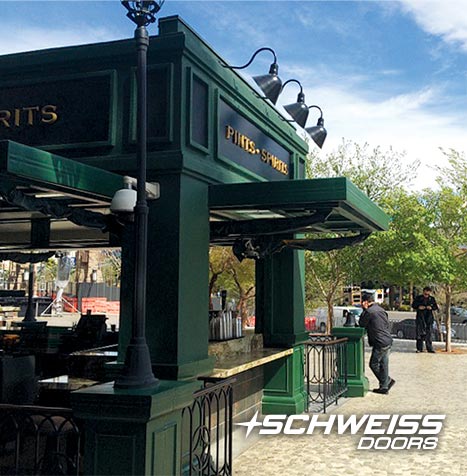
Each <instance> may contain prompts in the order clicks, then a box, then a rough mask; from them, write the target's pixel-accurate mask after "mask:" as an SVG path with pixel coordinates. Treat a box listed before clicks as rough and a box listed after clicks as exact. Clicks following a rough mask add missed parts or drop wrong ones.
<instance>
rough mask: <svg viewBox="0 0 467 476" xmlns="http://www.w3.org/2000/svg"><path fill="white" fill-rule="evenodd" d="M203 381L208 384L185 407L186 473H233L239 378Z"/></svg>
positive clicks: (191, 475) (225, 475)
mask: <svg viewBox="0 0 467 476" xmlns="http://www.w3.org/2000/svg"><path fill="white" fill-rule="evenodd" d="M202 380H204V385H205V387H204V388H203V389H201V390H199V391H197V392H195V394H194V402H193V404H192V405H190V406H189V407H185V408H184V409H183V410H182V435H183V437H182V438H183V441H182V452H181V454H182V474H183V475H186V476H194V475H196V476H198V475H199V476H201V475H202V476H217V475H222V476H230V475H232V426H233V425H232V418H233V388H232V385H233V383H234V382H235V379H234V378H231V379H224V380H219V379H210V378H203V379H202Z"/></svg>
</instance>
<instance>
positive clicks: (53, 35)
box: [0, 24, 121, 55]
mask: <svg viewBox="0 0 467 476" xmlns="http://www.w3.org/2000/svg"><path fill="white" fill-rule="evenodd" d="M1 29H2V41H1V42H0V55H6V54H10V53H18V52H22V51H34V50H42V49H47V48H58V47H61V46H71V45H81V44H86V43H97V42H102V41H110V40H114V39H117V38H119V37H120V36H121V35H118V34H117V33H115V32H112V31H110V30H107V29H105V28H100V29H99V28H91V27H89V26H76V27H75V29H73V28H70V26H67V27H66V28H64V29H51V28H49V27H43V28H39V27H31V26H28V27H27V28H26V27H25V28H24V30H22V32H21V35H18V28H17V27H14V26H11V25H5V24H3V25H1Z"/></svg>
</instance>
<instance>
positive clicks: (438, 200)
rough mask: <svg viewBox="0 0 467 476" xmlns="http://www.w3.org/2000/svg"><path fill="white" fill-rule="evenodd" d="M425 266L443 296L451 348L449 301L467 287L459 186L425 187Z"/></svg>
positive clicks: (465, 221) (466, 234)
mask: <svg viewBox="0 0 467 476" xmlns="http://www.w3.org/2000/svg"><path fill="white" fill-rule="evenodd" d="M423 200H424V204H425V207H426V214H427V229H426V238H427V247H426V250H425V268H426V270H427V272H428V273H429V274H430V275H431V276H430V277H431V282H433V283H435V284H438V286H439V287H440V288H441V289H442V290H443V292H444V297H445V316H446V351H447V352H450V351H451V312H450V308H451V304H452V298H453V296H454V294H455V292H456V291H457V290H459V289H465V287H466V286H467V255H466V249H465V247H466V243H467V214H466V208H467V196H466V194H465V193H464V191H463V189H462V187H460V188H459V190H458V191H456V190H453V189H452V188H451V187H450V186H443V187H441V188H440V189H439V190H426V191H424V193H423Z"/></svg>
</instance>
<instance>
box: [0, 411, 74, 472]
mask: <svg viewBox="0 0 467 476" xmlns="http://www.w3.org/2000/svg"><path fill="white" fill-rule="evenodd" d="M80 444H81V432H80V429H79V427H78V425H77V424H76V421H75V420H74V419H73V415H72V412H71V410H69V409H65V408H46V407H36V406H24V405H6V404H1V405H0V474H2V475H78V474H79V472H80Z"/></svg>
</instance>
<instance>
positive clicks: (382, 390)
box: [373, 388, 389, 395]
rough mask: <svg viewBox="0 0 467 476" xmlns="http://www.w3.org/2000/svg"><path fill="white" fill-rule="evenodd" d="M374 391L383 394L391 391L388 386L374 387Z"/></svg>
mask: <svg viewBox="0 0 467 476" xmlns="http://www.w3.org/2000/svg"><path fill="white" fill-rule="evenodd" d="M373 392H374V393H381V394H383V395H387V394H388V393H389V390H388V389H387V388H374V389H373Z"/></svg>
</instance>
